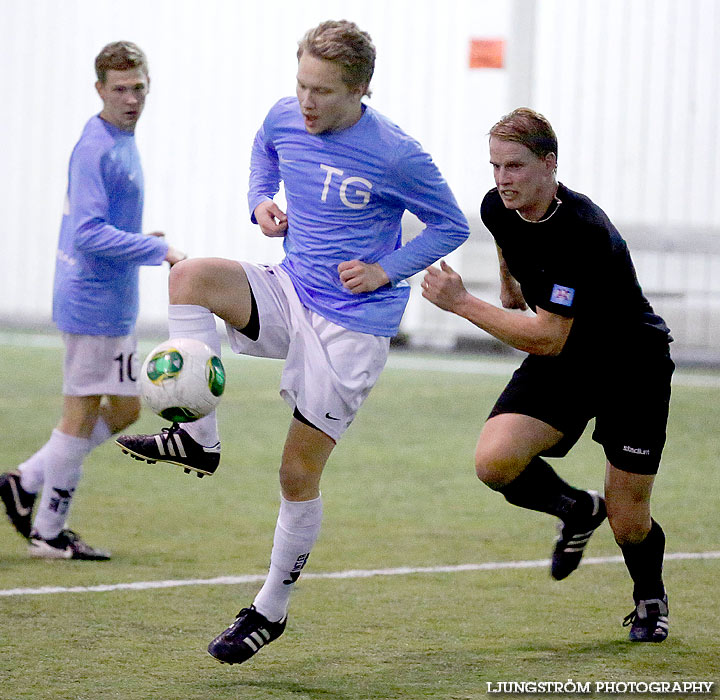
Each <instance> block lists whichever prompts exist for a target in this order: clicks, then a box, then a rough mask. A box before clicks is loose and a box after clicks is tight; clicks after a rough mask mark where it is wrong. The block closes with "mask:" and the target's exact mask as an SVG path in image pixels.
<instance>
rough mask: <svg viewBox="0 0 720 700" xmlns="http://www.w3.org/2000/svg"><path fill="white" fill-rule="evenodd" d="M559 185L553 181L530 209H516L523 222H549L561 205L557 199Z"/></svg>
mask: <svg viewBox="0 0 720 700" xmlns="http://www.w3.org/2000/svg"><path fill="white" fill-rule="evenodd" d="M557 191H558V183H557V182H555V181H553V182H552V184H551V185H550V186H548V187H547V188H546V190H545V192H543V193H540V194H539V196H538V198H537V199H536V200H535V201H534V202H533V203H532V204H531V205H530V206H528V207H523V209H522V211H521V210H520V209H516V211H517V214H518V216H519V217H520V218H521V219H522V220H523V221H529V222H531V223H536V224H537V223H540V222H542V221H547V220H548V219H549V218H550V217H551V216H553V214H555V212H556V211H557V209H558V206H559V205H560V204H561V202H560V200H559V199H558V197H557Z"/></svg>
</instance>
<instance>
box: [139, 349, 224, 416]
mask: <svg viewBox="0 0 720 700" xmlns="http://www.w3.org/2000/svg"><path fill="white" fill-rule="evenodd" d="M224 390H225V368H224V367H223V364H222V362H221V361H220V358H219V357H218V356H217V355H216V354H215V353H214V352H213V351H212V350H211V349H210V348H209V347H208V346H207V345H206V344H205V343H203V342H202V341H200V340H195V339H193V338H173V339H172V340H166V341H165V342H164V343H160V345H158V346H157V347H156V348H154V349H153V350H151V351H150V354H149V355H148V356H147V357H146V358H145V362H143V366H142V371H141V373H140V393H141V395H142V397H143V399H144V401H145V403H147V405H148V406H149V407H150V408H151V409H152V410H153V411H154V412H155V413H157V414H158V415H159V416H162V417H163V418H165V419H166V420H169V421H173V422H174V423H188V422H190V421H194V420H197V419H198V418H202V417H203V416H206V415H207V414H208V413H210V412H211V411H212V410H213V409H214V408H215V407H216V406H217V405H218V403H219V402H220V397H221V396H222V393H223V391H224Z"/></svg>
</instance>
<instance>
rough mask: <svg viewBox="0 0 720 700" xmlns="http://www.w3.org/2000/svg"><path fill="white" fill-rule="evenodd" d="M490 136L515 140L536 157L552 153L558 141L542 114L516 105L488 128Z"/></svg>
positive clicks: (556, 147) (555, 152) (503, 139)
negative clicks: (515, 107)
mask: <svg viewBox="0 0 720 700" xmlns="http://www.w3.org/2000/svg"><path fill="white" fill-rule="evenodd" d="M490 136H494V137H495V138H496V139H500V140H501V141H515V142H516V143H520V144H522V145H523V146H526V147H527V148H529V149H530V151H532V152H533V153H534V154H535V155H536V156H537V157H538V158H544V157H545V156H546V155H548V153H554V154H555V157H556V158H557V149H558V142H557V136H555V132H554V131H553V128H552V126H551V125H550V122H549V121H548V120H547V119H546V118H545V117H543V115H542V114H539V113H538V112H536V111H534V110H532V109H529V108H527V107H518V108H517V109H514V110H513V111H512V112H510V114H506V115H505V116H504V117H501V118H500V120H499V121H498V122H497V124H495V125H494V126H493V127H492V129H490Z"/></svg>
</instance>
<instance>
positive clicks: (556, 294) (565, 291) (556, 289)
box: [550, 284, 575, 306]
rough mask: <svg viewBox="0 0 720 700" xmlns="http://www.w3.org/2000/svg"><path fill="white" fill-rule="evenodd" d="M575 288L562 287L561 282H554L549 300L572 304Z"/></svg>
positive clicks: (555, 302) (566, 304)
mask: <svg viewBox="0 0 720 700" xmlns="http://www.w3.org/2000/svg"><path fill="white" fill-rule="evenodd" d="M574 297H575V290H574V289H571V288H570V287H563V286H562V285H561V284H554V285H553V288H552V293H551V294H550V301H551V302H553V304H560V305H561V306H572V303H573V298H574Z"/></svg>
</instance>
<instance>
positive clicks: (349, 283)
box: [338, 260, 390, 294]
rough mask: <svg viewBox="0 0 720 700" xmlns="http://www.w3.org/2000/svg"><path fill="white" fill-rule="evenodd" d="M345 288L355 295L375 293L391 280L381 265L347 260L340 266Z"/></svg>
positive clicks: (339, 269)
mask: <svg viewBox="0 0 720 700" xmlns="http://www.w3.org/2000/svg"><path fill="white" fill-rule="evenodd" d="M338 273H339V274H340V281H341V282H342V283H343V287H345V289H348V290H349V291H351V292H352V293H353V294H362V293H363V292H374V291H375V290H376V289H378V288H379V287H382V286H383V285H384V284H388V282H390V280H389V279H388V276H387V275H386V274H385V270H383V269H382V267H381V266H380V263H364V262H362V261H361V260H347V261H345V262H341V263H340V264H339V265H338Z"/></svg>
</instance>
